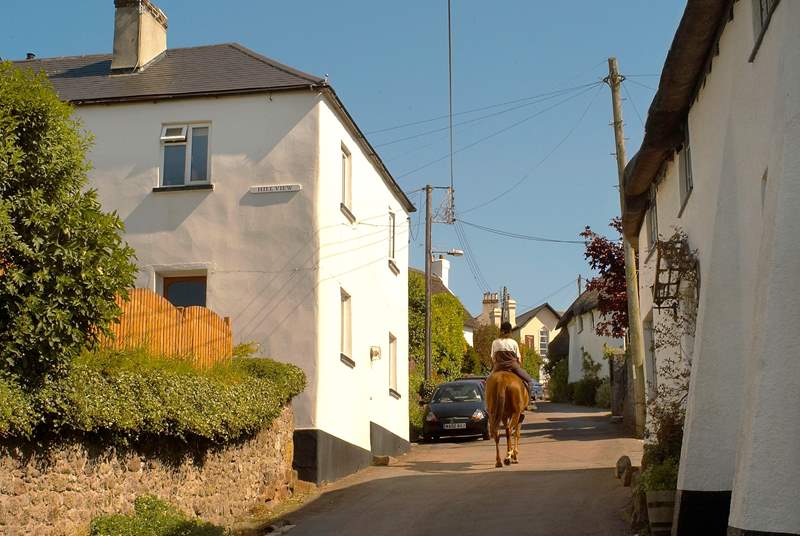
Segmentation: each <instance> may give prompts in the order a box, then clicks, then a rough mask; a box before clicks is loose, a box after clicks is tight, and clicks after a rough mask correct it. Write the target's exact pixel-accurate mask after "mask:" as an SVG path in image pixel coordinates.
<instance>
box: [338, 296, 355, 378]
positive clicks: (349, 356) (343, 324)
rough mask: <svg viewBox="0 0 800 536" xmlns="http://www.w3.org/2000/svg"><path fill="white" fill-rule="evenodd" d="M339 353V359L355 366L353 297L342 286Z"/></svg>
mask: <svg viewBox="0 0 800 536" xmlns="http://www.w3.org/2000/svg"><path fill="white" fill-rule="evenodd" d="M339 297H340V307H339V355H340V358H341V360H342V361H343V362H344V363H345V364H347V365H349V366H351V367H352V366H355V361H354V360H353V298H352V296H350V294H348V293H347V291H346V290H345V289H343V288H341V287H340V288H339Z"/></svg>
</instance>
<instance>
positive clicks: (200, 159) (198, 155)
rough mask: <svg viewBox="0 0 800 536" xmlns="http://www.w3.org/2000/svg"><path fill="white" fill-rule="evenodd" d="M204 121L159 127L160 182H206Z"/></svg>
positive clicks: (205, 132)
mask: <svg viewBox="0 0 800 536" xmlns="http://www.w3.org/2000/svg"><path fill="white" fill-rule="evenodd" d="M208 134H209V126H208V125H165V126H164V127H163V128H162V129H161V146H162V148H163V153H164V155H163V165H162V168H161V186H186V185H189V184H203V183H207V182H208V175H209V174H208V167H209V165H208V162H209V154H208Z"/></svg>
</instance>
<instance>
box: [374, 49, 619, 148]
mask: <svg viewBox="0 0 800 536" xmlns="http://www.w3.org/2000/svg"><path fill="white" fill-rule="evenodd" d="M603 61H605V60H603ZM594 84H595V82H592V83H586V84H581V85H579V86H573V87H568V88H562V89H556V90H553V91H548V92H546V93H539V94H538V95H531V96H529V97H522V98H519V99H514V100H510V101H505V102H498V103H495V104H489V105H486V106H480V107H478V108H472V109H469V110H464V111H461V112H455V113H453V117H459V116H462V115H469V114H472V113H475V112H483V111H485V110H491V109H493V108H501V107H503V106H509V105H512V104H519V103H521V102H527V101H530V100H536V99H544V97H552V96H558V95H561V94H564V93H568V92H570V91H575V90H579V89H584V88H587V87H591V86H593V85H594ZM448 117H449V115H439V116H436V117H431V118H428V119H420V120H418V121H411V122H409V123H401V124H399V125H394V126H391V127H386V128H381V129H378V130H370V131H367V132H365V134H380V133H381V132H389V131H391V130H399V129H401V128H406V127H413V126H416V125H424V124H425V123H432V122H434V121H441V120H442V119H447V118H448Z"/></svg>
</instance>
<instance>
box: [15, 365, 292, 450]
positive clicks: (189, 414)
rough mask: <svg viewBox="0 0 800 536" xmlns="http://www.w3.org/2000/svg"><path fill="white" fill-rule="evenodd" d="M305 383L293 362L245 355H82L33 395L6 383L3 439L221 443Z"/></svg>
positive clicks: (269, 414)
mask: <svg viewBox="0 0 800 536" xmlns="http://www.w3.org/2000/svg"><path fill="white" fill-rule="evenodd" d="M304 388H305V375H304V374H303V372H302V370H300V369H299V368H297V367H295V366H294V365H288V364H284V363H278V362H275V361H272V360H270V359H264V358H240V359H233V360H232V361H230V362H228V363H225V364H220V365H218V366H216V367H214V368H212V369H210V370H197V369H195V368H194V367H192V366H191V364H189V363H188V362H186V361H182V360H180V359H167V358H162V357H157V356H152V355H149V354H147V352H145V351H143V350H129V351H100V352H95V353H84V354H82V355H81V356H80V357H79V358H78V359H76V360H75V361H74V363H73V365H72V367H71V369H70V372H69V373H68V374H67V375H66V376H62V377H57V378H48V379H46V380H45V381H44V383H43V384H42V386H41V387H40V388H39V389H37V390H35V391H33V392H31V393H30V394H28V393H27V392H26V391H25V390H24V389H22V388H21V387H20V386H19V385H17V384H16V383H15V382H13V381H11V380H0V437H29V436H30V435H31V432H32V430H34V429H35V427H36V426H37V425H39V424H40V425H41V428H42V430H47V431H61V432H78V433H83V434H104V435H111V436H112V437H117V438H119V439H122V440H129V439H134V440H135V439H137V438H139V437H143V436H156V437H164V438H178V439H183V440H190V439H200V440H206V441H210V442H213V443H223V442H226V441H230V440H235V439H237V438H240V437H242V436H245V435H248V434H252V433H255V432H257V431H258V430H260V429H262V428H264V427H265V426H267V425H269V423H270V422H271V421H272V420H273V419H274V418H275V417H276V416H277V415H278V414H279V413H280V411H281V409H282V408H283V407H284V406H285V405H286V404H287V403H288V402H289V401H290V400H291V399H292V397H294V396H295V395H297V394H299V393H300V392H302V390H303V389H304Z"/></svg>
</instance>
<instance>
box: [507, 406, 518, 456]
mask: <svg viewBox="0 0 800 536" xmlns="http://www.w3.org/2000/svg"><path fill="white" fill-rule="evenodd" d="M511 427H512V431H511V436H512V446H511V447H510V450H509V458H510V459H511V463H519V462H518V461H517V448H518V447H519V428H520V424H519V414H517V415H514V418H513V419H511Z"/></svg>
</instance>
